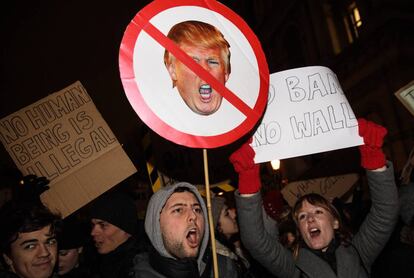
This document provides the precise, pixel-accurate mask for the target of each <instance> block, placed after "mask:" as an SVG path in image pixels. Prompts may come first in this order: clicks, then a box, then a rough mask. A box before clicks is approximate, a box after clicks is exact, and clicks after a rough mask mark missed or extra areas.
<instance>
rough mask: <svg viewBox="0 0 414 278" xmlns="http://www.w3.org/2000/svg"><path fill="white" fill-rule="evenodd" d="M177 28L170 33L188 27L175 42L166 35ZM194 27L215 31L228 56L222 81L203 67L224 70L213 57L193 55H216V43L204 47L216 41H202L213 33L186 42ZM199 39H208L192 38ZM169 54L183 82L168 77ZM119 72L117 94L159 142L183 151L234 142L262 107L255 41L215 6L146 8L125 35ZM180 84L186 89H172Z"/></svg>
mask: <svg viewBox="0 0 414 278" xmlns="http://www.w3.org/2000/svg"><path fill="white" fill-rule="evenodd" d="M179 24H182V25H179ZM177 25H179V26H181V27H177V29H179V28H187V27H188V26H189V25H192V27H188V30H187V29H186V30H187V31H186V34H187V35H186V36H188V38H187V40H183V42H182V43H178V42H176V41H174V40H173V39H171V38H170V37H169V36H168V34H169V33H170V31H171V30H176V29H175V27H176V26H177ZM182 26H187V27H182ZM195 26H198V27H199V26H203V27H201V28H206V29H208V30H211V29H214V30H218V32H219V33H220V34H221V35H218V36H217V37H219V38H224V40H225V41H226V42H227V43H228V45H229V46H227V47H223V46H221V47H220V48H224V49H226V50H229V52H230V53H231V55H225V56H226V57H228V64H229V65H227V64H226V65H227V68H226V72H225V74H224V75H225V77H223V76H221V75H222V74H218V72H217V71H216V70H213V69H212V67H211V66H210V67H208V66H206V61H209V62H208V63H210V65H212V64H213V63H212V62H213V60H217V61H214V63H215V65H217V67H219V65H224V63H223V62H222V61H220V62H218V61H219V60H220V59H217V58H214V59H212V57H216V56H217V57H220V55H216V56H215V55H212V54H211V53H210V54H209V56H208V57H207V58H206V57H202V56H203V54H201V53H202V52H203V51H204V50H206V49H208V50H209V51H210V50H211V51H212V53H213V52H214V50H212V49H215V51H217V48H218V43H217V42H216V44H215V45H213V44H212V41H218V39H217V38H216V37H215V38H213V37H208V36H210V33H214V34H216V35H217V33H215V32H210V33H208V34H206V33H205V32H204V31H203V32H200V33H198V34H197V35H191V34H190V33H191V32H195V31H194V30H197V27H195ZM206 26H209V27H210V28H211V27H212V28H211V29H209V28H208V27H206ZM206 29H204V30H206ZM203 34H204V35H205V36H207V37H208V38H207V39H206V38H203V39H200V38H199V37H200V36H201V37H202V36H203ZM192 36H193V37H192ZM203 43H204V44H206V43H210V44H211V45H209V46H207V47H206V46H205V45H203ZM183 45H186V46H187V45H189V46H191V51H189V50H188V47H187V49H186V51H184V50H183V49H184V46H183ZM199 49H204V50H203V51H201V52H200V51H199ZM220 51H223V50H220ZM190 52H191V53H190ZM169 55H172V56H174V61H175V62H176V63H178V61H179V63H180V64H182V65H185V69H186V72H187V73H188V74H186V76H184V74H182V75H181V76H180V74H179V73H176V74H175V75H177V76H176V77H172V75H173V74H172V73H171V72H170V66H168V65H167V64H168V61H169V59H164V58H165V57H166V56H168V57H170V56H169ZM221 55H222V54H221ZM230 65H231V66H230ZM230 68H231V71H230ZM119 69H120V75H121V80H122V84H123V87H124V90H125V94H126V95H127V97H128V100H129V102H130V104H131V106H132V107H133V108H134V110H135V112H136V113H137V114H138V116H139V117H140V118H141V119H142V121H143V122H144V123H146V124H147V125H148V126H149V127H150V128H151V129H152V130H154V131H155V132H156V133H158V134H159V135H160V136H162V137H164V138H166V139H168V140H170V141H172V142H174V143H177V144H180V145H184V146H187V147H194V148H216V147H220V146H224V145H226V144H229V143H232V142H234V141H235V140H237V139H238V138H240V137H242V136H243V135H244V134H246V133H248V132H249V131H250V130H251V129H252V128H253V127H254V125H255V124H256V123H257V121H258V120H259V119H260V117H261V116H262V114H263V111H264V109H265V106H266V100H267V93H268V88H269V70H268V66H267V63H266V58H265V55H264V52H263V50H262V48H261V45H260V42H259V40H258V39H257V37H256V36H255V34H254V33H253V31H252V30H251V29H250V28H249V26H248V25H247V24H246V23H245V22H244V21H243V19H242V18H241V17H240V16H238V15H237V14H236V13H234V12H233V11H232V10H230V9H229V8H227V7H226V6H224V5H223V4H221V3H220V2H218V1H211V0H191V1H188V0H176V1H162V0H156V1H153V2H151V3H150V4H149V5H147V6H146V7H145V8H144V9H142V10H141V11H139V12H138V13H137V14H136V15H135V17H134V18H133V19H132V21H131V23H130V24H129V25H128V27H127V29H126V30H125V34H124V37H123V39H122V42H121V47H120V52H119ZM171 71H172V69H171ZM177 72H179V71H178V70H177ZM189 76H191V77H189ZM173 78H174V80H172V79H173ZM180 83H181V84H182V83H185V85H186V86H182V87H188V88H181V89H180ZM173 84H174V85H173ZM190 87H191V89H190ZM187 89H188V90H187ZM190 90H191V93H188V91H190ZM186 91H187V92H186ZM216 104H217V105H216ZM209 106H214V108H215V109H217V110H215V111H214V112H212V111H208V112H207V110H214V109H213V108H212V107H209ZM195 111H197V112H195Z"/></svg>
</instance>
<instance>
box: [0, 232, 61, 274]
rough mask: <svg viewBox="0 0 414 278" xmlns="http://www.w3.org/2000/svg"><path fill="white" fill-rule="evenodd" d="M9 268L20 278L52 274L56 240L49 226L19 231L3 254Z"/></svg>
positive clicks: (55, 256)
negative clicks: (23, 231)
mask: <svg viewBox="0 0 414 278" xmlns="http://www.w3.org/2000/svg"><path fill="white" fill-rule="evenodd" d="M3 257H4V260H5V261H6V263H7V265H8V266H9V267H10V270H11V271H12V272H14V273H16V274H17V276H19V277H22V278H48V277H50V276H52V273H53V268H54V267H55V263H56V258H57V241H56V238H55V234H54V233H53V232H51V226H50V225H48V226H45V227H43V228H42V229H40V230H37V231H34V232H27V233H19V234H18V237H17V240H15V241H14V242H13V243H12V244H11V246H10V254H8V255H6V254H3Z"/></svg>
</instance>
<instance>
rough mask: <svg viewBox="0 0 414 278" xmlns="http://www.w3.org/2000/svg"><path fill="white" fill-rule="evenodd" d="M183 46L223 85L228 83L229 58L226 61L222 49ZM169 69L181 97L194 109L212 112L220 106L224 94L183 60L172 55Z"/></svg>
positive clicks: (199, 111)
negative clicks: (227, 63) (227, 61)
mask: <svg viewBox="0 0 414 278" xmlns="http://www.w3.org/2000/svg"><path fill="white" fill-rule="evenodd" d="M180 48H181V49H182V50H183V51H184V52H186V53H187V54H188V55H189V56H190V57H192V58H193V60H194V61H195V62H197V63H198V64H199V65H200V66H201V67H203V68H204V69H205V70H206V71H208V72H209V73H210V74H211V75H212V76H213V77H214V78H215V79H217V81H219V82H220V83H222V84H225V83H226V81H227V79H228V78H229V74H228V72H227V69H226V61H225V60H223V56H224V55H223V51H222V49H220V48H218V47H216V48H200V47H198V46H195V45H191V44H187V43H181V44H180ZM167 69H168V72H169V74H170V76H171V79H172V80H173V82H174V84H175V85H176V86H177V89H178V92H179V93H180V96H181V97H182V99H183V100H184V102H185V103H186V104H187V106H188V107H189V108H190V109H191V110H192V111H193V112H195V113H197V114H200V115H210V114H212V113H214V112H216V111H217V110H218V109H219V108H220V105H221V102H222V99H223V97H222V96H221V95H220V94H219V93H218V92H217V91H216V90H214V89H213V88H212V87H211V85H210V84H208V83H207V82H206V81H204V80H202V79H201V78H200V77H199V76H198V75H197V74H195V73H194V72H193V71H192V70H190V69H189V68H188V67H187V66H185V65H184V64H183V63H182V62H181V61H180V60H179V59H176V58H175V57H172V58H171V63H170V64H169V65H168V68H167Z"/></svg>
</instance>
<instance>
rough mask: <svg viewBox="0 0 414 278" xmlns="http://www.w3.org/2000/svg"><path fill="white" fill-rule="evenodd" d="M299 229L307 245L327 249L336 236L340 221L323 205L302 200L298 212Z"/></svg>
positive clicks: (316, 248)
mask: <svg viewBox="0 0 414 278" xmlns="http://www.w3.org/2000/svg"><path fill="white" fill-rule="evenodd" d="M296 215H297V219H296V220H297V223H298V227H299V231H300V233H301V235H302V238H303V240H304V241H305V243H306V245H307V246H308V247H309V248H311V249H314V250H322V251H326V250H327V249H328V245H329V243H330V242H331V241H332V239H333V238H334V236H335V229H338V228H339V222H338V220H337V219H335V218H334V217H333V215H332V213H330V211H329V210H328V208H327V207H325V206H323V205H312V204H310V203H309V202H308V201H307V200H304V201H303V202H302V205H301V207H300V208H299V210H298V211H297V213H296Z"/></svg>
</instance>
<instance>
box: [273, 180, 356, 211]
mask: <svg viewBox="0 0 414 278" xmlns="http://www.w3.org/2000/svg"><path fill="white" fill-rule="evenodd" d="M358 179H359V176H358V174H347V175H341V176H332V177H324V178H318V179H311V180H305V181H297V182H291V183H289V184H287V185H286V186H285V187H284V188H283V189H282V191H281V192H282V195H283V198H284V199H285V200H286V202H288V204H289V205H290V206H291V207H293V205H294V204H295V202H296V200H297V199H298V198H300V197H301V196H303V195H305V194H308V193H318V194H320V195H322V196H324V197H325V198H327V199H328V200H332V199H333V198H335V197H338V198H339V197H341V196H342V195H344V194H345V193H347V192H348V191H349V190H350V189H351V188H352V186H353V185H354V184H355V183H356V181H357V180H358Z"/></svg>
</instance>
